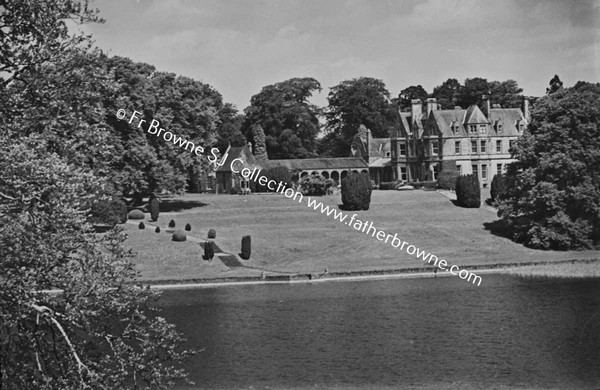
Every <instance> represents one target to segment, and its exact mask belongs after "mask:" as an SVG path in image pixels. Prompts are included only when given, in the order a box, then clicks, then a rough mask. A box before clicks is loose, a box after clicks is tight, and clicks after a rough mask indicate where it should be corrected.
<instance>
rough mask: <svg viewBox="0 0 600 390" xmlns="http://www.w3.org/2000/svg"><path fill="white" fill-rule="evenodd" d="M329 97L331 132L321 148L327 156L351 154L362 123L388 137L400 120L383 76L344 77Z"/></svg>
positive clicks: (375, 133)
mask: <svg viewBox="0 0 600 390" xmlns="http://www.w3.org/2000/svg"><path fill="white" fill-rule="evenodd" d="M327 100H328V102H329V105H328V107H327V110H326V112H325V119H326V120H327V125H326V130H327V135H326V136H325V137H324V139H323V140H322V145H321V147H320V148H319V152H320V154H321V155H323V156H333V157H340V156H341V157H347V156H348V155H349V154H350V148H351V144H352V140H353V138H354V135H355V134H356V132H357V131H358V128H359V127H360V125H364V126H366V127H367V128H368V129H370V130H371V133H372V135H373V137H381V138H385V137H389V130H390V129H391V128H392V127H393V126H394V125H395V124H396V123H397V120H398V118H397V117H398V113H397V112H396V108H395V107H394V106H393V105H392V104H391V103H390V94H389V92H388V90H387V89H386V87H385V84H384V83H383V81H381V80H377V79H373V78H369V77H361V78H358V79H352V80H346V81H342V82H341V83H339V84H338V85H336V86H334V87H333V88H331V91H330V92H329V96H328V97H327Z"/></svg>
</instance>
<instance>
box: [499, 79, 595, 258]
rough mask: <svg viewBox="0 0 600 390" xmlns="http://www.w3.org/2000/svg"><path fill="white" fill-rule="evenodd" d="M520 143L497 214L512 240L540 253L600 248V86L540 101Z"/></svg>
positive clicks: (578, 87)
mask: <svg viewBox="0 0 600 390" xmlns="http://www.w3.org/2000/svg"><path fill="white" fill-rule="evenodd" d="M531 118H532V120H531V124H530V125H529V127H528V130H527V131H526V132H525V134H524V135H523V136H522V137H521V138H520V139H519V140H518V141H517V143H516V145H515V147H514V149H513V152H514V157H515V158H516V159H517V161H516V162H515V163H513V164H511V165H509V167H508V171H507V174H506V176H507V180H508V183H509V185H508V190H507V192H506V195H505V196H503V197H502V199H501V200H502V203H501V205H500V208H499V213H500V216H501V218H502V220H504V221H505V222H506V223H507V224H508V226H509V227H510V229H511V232H512V235H513V238H514V239H515V240H516V241H518V242H523V243H524V244H525V245H527V246H531V247H534V248H542V249H586V248H597V247H598V246H600V84H590V83H584V82H579V83H577V84H576V85H575V86H574V87H572V88H563V89H560V90H557V91H555V92H553V93H551V94H549V95H546V96H544V97H542V98H540V99H539V100H538V101H537V103H536V105H535V107H534V109H533V110H532V113H531Z"/></svg>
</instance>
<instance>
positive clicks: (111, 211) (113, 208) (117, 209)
mask: <svg viewBox="0 0 600 390" xmlns="http://www.w3.org/2000/svg"><path fill="white" fill-rule="evenodd" d="M90 214H91V215H90V217H89V222H90V223H92V224H103V225H110V226H115V225H116V224H117V223H125V222H127V205H126V204H125V202H123V201H122V200H120V199H115V198H113V199H102V200H99V201H97V202H96V203H94V204H93V205H92V208H91V210H90Z"/></svg>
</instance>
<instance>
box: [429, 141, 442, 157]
mask: <svg viewBox="0 0 600 390" xmlns="http://www.w3.org/2000/svg"><path fill="white" fill-rule="evenodd" d="M439 152H440V145H439V142H438V141H432V142H431V154H432V155H434V156H437V155H438V153H439Z"/></svg>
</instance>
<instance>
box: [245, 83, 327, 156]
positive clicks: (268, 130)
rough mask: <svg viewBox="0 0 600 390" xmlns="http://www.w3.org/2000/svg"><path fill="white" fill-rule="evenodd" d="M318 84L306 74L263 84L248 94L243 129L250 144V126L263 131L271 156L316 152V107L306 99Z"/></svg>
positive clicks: (319, 88)
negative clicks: (247, 105) (249, 95)
mask: <svg viewBox="0 0 600 390" xmlns="http://www.w3.org/2000/svg"><path fill="white" fill-rule="evenodd" d="M315 91H321V84H320V83H319V82H318V81H317V80H315V79H313V78H310V77H305V78H293V79H290V80H286V81H282V82H280V83H276V84H273V85H267V86H266V87H263V89H262V90H261V91H260V92H259V93H258V94H256V95H254V96H252V98H251V100H250V106H249V107H247V108H246V109H245V110H244V113H245V120H244V125H243V130H242V131H243V133H244V134H245V135H246V138H247V139H248V140H250V141H251V142H252V143H253V144H254V143H255V140H254V135H253V132H252V129H253V126H255V125H260V126H261V127H262V128H263V130H264V134H265V140H266V145H267V154H268V155H269V158H272V159H286V158H307V157H314V156H316V153H315V151H316V139H317V134H318V132H319V128H320V127H319V119H318V115H319V113H320V110H319V108H318V107H317V106H315V105H314V104H311V103H310V102H309V101H308V99H309V98H310V97H311V96H312V94H313V93H314V92H315Z"/></svg>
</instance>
